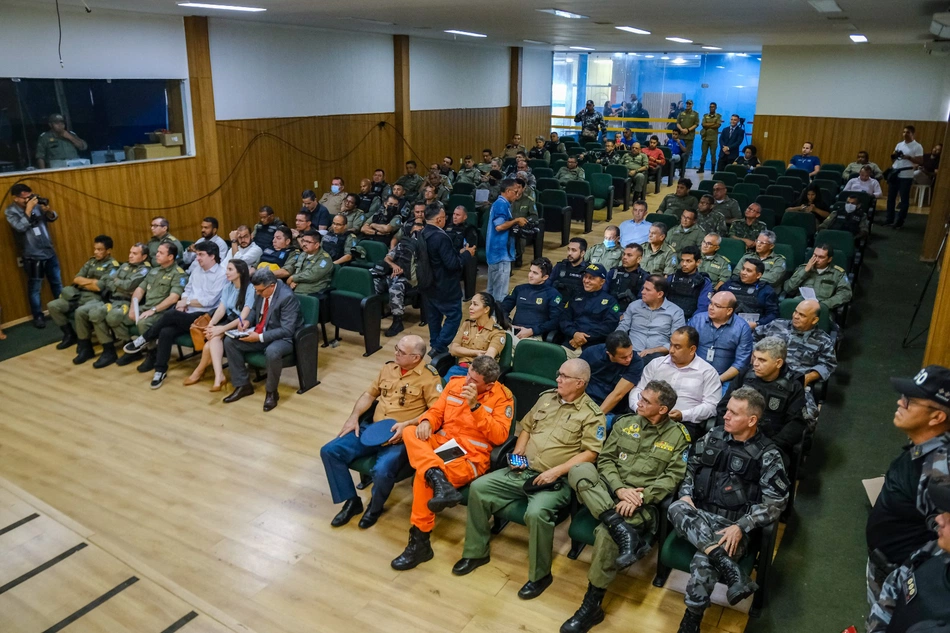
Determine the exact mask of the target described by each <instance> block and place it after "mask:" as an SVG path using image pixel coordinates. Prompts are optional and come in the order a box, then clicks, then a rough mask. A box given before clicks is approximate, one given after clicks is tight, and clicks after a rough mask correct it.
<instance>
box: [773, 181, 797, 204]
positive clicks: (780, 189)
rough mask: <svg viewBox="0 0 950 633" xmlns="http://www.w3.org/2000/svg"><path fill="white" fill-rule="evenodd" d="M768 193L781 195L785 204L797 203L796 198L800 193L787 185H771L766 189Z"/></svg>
mask: <svg viewBox="0 0 950 633" xmlns="http://www.w3.org/2000/svg"><path fill="white" fill-rule="evenodd" d="M765 193H766V195H769V196H779V197H780V198H782V199H783V200H785V206H788V205H790V204H794V203H795V199H796V198H797V197H798V194H796V193H795V190H794V189H792V188H791V187H787V186H785V185H769V186H768V188H766V190H765Z"/></svg>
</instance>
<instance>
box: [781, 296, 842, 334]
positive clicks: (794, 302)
mask: <svg viewBox="0 0 950 633" xmlns="http://www.w3.org/2000/svg"><path fill="white" fill-rule="evenodd" d="M802 301H804V299H803V298H802V297H791V298H790V299H784V300H783V301H782V302H781V303H779V304H778V313H779V316H780V317H781V318H783V319H791V318H792V314H793V313H794V312H795V308H796V307H797V306H798V304H799V303H801V302H802ZM833 328H834V326H833V325H832V321H831V311H830V310H828V306H826V305H825V304H823V303H822V304H821V312H819V313H818V329H820V330H824V331H825V332H828V333H829V334H830V333H831V330H832V329H833Z"/></svg>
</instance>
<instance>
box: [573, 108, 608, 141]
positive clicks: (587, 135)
mask: <svg viewBox="0 0 950 633" xmlns="http://www.w3.org/2000/svg"><path fill="white" fill-rule="evenodd" d="M574 122H575V123H580V124H581V134H580V136H581V138H582V139H588V140H590V141H596V140H597V136H598V134H602V133H604V134H605V133H606V132H607V122H606V121H604V115H603V114H601V113H600V112H597V111H596V110H594V111H593V112H588V110H587V108H584V109H583V110H581V111H580V112H578V113H577V114H576V115H575V116H574Z"/></svg>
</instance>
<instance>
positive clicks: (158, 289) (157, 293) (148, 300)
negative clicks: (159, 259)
mask: <svg viewBox="0 0 950 633" xmlns="http://www.w3.org/2000/svg"><path fill="white" fill-rule="evenodd" d="M187 285H188V275H187V274H186V273H185V271H184V270H183V269H182V267H181V266H176V265H175V264H172V265H171V266H167V267H165V268H161V267H160V266H153V267H152V269H151V270H149V271H148V274H147V275H146V276H145V281H143V282H142V286H143V287H144V288H145V296H144V297H143V300H142V305H141V306H140V309H141V311H142V312H144V311H145V310H151V309H152V308H154V307H155V306H157V305H158V304H159V303H161V302H162V301H164V300H165V299H167V298H168V297H169V296H170V295H173V294H175V295H178V296H179V297H180V296H181V293H183V292H184V291H185V286H187Z"/></svg>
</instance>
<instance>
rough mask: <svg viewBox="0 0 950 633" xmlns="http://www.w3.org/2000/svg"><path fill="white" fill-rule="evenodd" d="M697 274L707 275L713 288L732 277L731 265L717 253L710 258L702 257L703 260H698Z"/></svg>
mask: <svg viewBox="0 0 950 633" xmlns="http://www.w3.org/2000/svg"><path fill="white" fill-rule="evenodd" d="M699 272H701V273H705V274H707V275H708V276H709V280H710V281H711V282H712V285H713V288H715V287H716V286H718V285H719V284H720V283H725V282H726V281H728V280H729V278H730V277H732V264H731V263H729V260H728V259H726V258H725V257H723V256H722V255H720V254H719V253H716V254H715V255H713V256H712V257H707V256H705V255H703V258H702V259H700V260H699Z"/></svg>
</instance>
